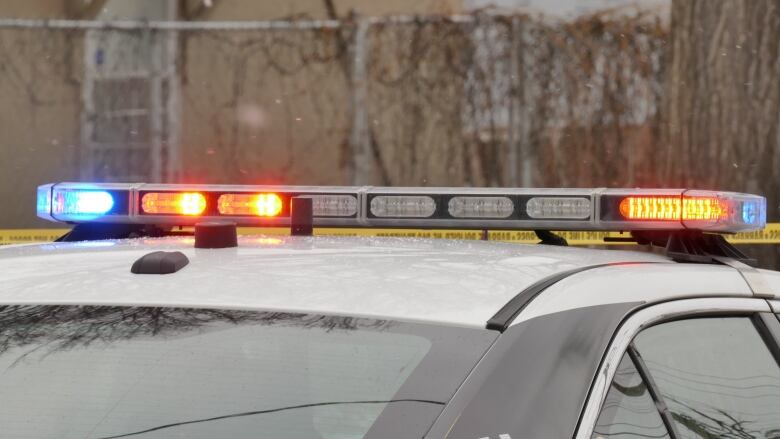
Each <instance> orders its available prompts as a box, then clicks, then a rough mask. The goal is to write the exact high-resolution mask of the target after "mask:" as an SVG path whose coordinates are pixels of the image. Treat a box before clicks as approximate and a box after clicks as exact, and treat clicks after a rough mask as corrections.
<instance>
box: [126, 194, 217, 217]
mask: <svg viewBox="0 0 780 439" xmlns="http://www.w3.org/2000/svg"><path fill="white" fill-rule="evenodd" d="M141 210H143V211H144V213H151V214H157V215H161V214H162V215H165V214H168V215H200V214H202V213H203V211H204V210H206V197H204V196H203V194H201V193H198V192H181V193H175V192H149V193H146V194H144V196H143V197H142V198H141Z"/></svg>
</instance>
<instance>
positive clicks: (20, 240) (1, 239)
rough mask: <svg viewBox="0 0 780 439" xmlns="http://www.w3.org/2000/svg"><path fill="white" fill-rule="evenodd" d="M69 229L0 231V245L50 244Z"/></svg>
mask: <svg viewBox="0 0 780 439" xmlns="http://www.w3.org/2000/svg"><path fill="white" fill-rule="evenodd" d="M68 230H70V229H5V230H3V229H0V245H3V244H27V243H31V242H50V241H54V240H55V239H57V238H59V237H60V236H62V235H64V234H66V233H68Z"/></svg>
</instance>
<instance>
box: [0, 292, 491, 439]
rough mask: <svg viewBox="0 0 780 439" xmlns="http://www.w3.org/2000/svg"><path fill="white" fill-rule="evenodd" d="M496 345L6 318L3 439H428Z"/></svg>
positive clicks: (49, 310)
mask: <svg viewBox="0 0 780 439" xmlns="http://www.w3.org/2000/svg"><path fill="white" fill-rule="evenodd" d="M494 338H495V334H494V333H492V332H491V331H485V330H477V329H465V328H452V327H436V326H428V325H418V324H407V323H399V322H392V321H381V320H369V319H355V318H349V317H335V316H330V317H329V316H317V315H301V314H285V313H267V312H250V311H227V310H208V309H175V308H120V307H95V306H91V307H76V306H19V307H0V398H1V400H0V437H2V438H25V439H34V438H109V437H111V438H118V437H139V438H143V439H167V438H188V439H213V438H231V439H233V438H236V439H239V438H274V439H310V438H312V439H361V438H364V437H365V438H373V437H379V436H381V434H378V433H376V432H375V430H381V431H387V430H388V429H389V430H391V431H392V435H391V436H388V435H387V434H385V435H384V436H382V437H398V438H406V437H408V438H411V437H418V438H419V437H422V436H423V435H424V434H425V431H427V429H428V427H430V425H431V423H432V422H433V420H434V419H436V416H438V415H439V413H440V412H441V410H442V408H443V406H444V404H445V403H446V402H447V400H448V399H449V398H450V397H451V396H452V394H453V393H454V392H455V389H456V388H457V387H458V385H459V384H460V383H461V381H462V380H463V379H464V378H465V376H466V375H467V374H468V372H469V371H470V370H471V369H472V367H473V366H474V364H475V363H476V362H477V360H478V359H479V358H480V356H481V355H482V354H483V353H484V351H485V350H486V349H487V347H488V346H489V344H490V343H491V341H492V340H493V339H494Z"/></svg>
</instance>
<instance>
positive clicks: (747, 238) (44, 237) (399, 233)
mask: <svg viewBox="0 0 780 439" xmlns="http://www.w3.org/2000/svg"><path fill="white" fill-rule="evenodd" d="M184 230H192V228H185V229H184ZM67 232H68V229H5V230H2V229H0V245H3V244H24V243H32V242H51V241H54V240H55V239H57V238H58V237H60V236H62V235H64V234H65V233H67ZM238 233H239V234H240V235H272V236H283V235H289V234H290V229H289V228H286V227H239V228H238ZM554 233H556V234H558V235H560V236H561V237H563V238H565V239H566V240H567V241H568V242H569V244H570V245H615V244H617V245H620V244H632V243H631V242H604V238H605V237H610V238H628V237H630V235H629V234H628V233H621V232H573V231H565V232H554ZM314 234H315V235H318V236H386V237H403V238H440V239H467V240H480V239H483V238H484V233H483V232H482V231H480V230H458V229H454V230H451V229H432V230H427V229H374V228H371V229H363V228H326V227H320V228H315V229H314ZM725 236H726V240H727V241H729V242H731V243H732V244H780V223H771V224H767V225H766V228H765V229H764V230H761V231H757V232H746V233H737V234H734V235H725ZM487 239H488V240H489V241H502V242H517V243H524V244H535V243H537V242H539V238H537V237H536V234H535V233H534V232H533V231H525V230H523V231H519V230H517V231H515V230H489V231H488V232H487Z"/></svg>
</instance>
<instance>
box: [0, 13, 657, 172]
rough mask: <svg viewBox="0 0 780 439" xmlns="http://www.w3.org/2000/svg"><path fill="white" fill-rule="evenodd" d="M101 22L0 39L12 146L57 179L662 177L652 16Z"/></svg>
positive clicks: (16, 31) (5, 32) (25, 30)
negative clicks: (33, 154) (654, 156)
mask: <svg viewBox="0 0 780 439" xmlns="http://www.w3.org/2000/svg"><path fill="white" fill-rule="evenodd" d="M361 26H363V31H362V32H359V31H358V30H360V29H361ZM93 27H94V28H92V27H88V26H76V25H72V24H71V25H68V24H67V23H60V24H59V25H58V26H56V27H54V26H52V25H51V23H41V24H40V26H33V25H32V24H30V23H26V26H25V27H21V26H19V25H18V23H17V25H16V26H11V25H7V26H5V27H4V28H0V56H2V57H3V59H5V60H7V61H6V62H4V63H3V67H2V68H0V84H2V85H0V87H3V88H4V89H5V90H4V91H3V95H4V96H8V97H10V99H6V100H4V102H3V104H2V105H3V106H4V107H6V108H5V111H4V112H5V113H6V115H7V116H6V117H4V118H3V120H4V121H5V123H4V126H3V131H4V132H5V133H9V132H10V134H11V135H10V136H8V135H6V136H4V137H5V138H4V139H3V141H5V142H12V143H13V144H14V145H16V147H17V148H18V147H19V146H22V147H24V146H26V147H27V148H28V150H30V149H35V150H36V151H37V152H38V153H39V154H41V155H44V156H46V157H47V158H46V159H44V162H46V161H47V160H50V161H51V162H53V163H56V164H57V165H58V166H59V165H62V164H67V166H65V169H60V171H59V172H55V174H60V175H62V174H66V175H69V176H72V177H78V178H89V179H97V180H117V179H125V180H126V179H128V178H129V179H132V180H137V179H147V180H152V181H160V180H162V181H215V182H286V183H304V182H305V183H319V184H324V183H335V184H344V183H361V184H363V183H374V184H393V185H512V186H515V185H554V186H592V185H608V186H625V185H629V186H630V185H637V184H642V183H647V182H654V181H655V178H656V177H657V176H656V174H655V173H654V169H653V168H652V167H651V163H649V162H648V161H647V160H644V159H642V157H647V156H648V155H650V151H651V150H652V148H653V146H654V145H655V144H656V143H657V142H656V136H657V134H658V112H657V108H659V100H660V90H661V86H662V83H663V78H662V69H663V41H664V39H665V36H666V32H665V30H664V29H663V28H662V27H661V25H660V24H658V23H655V22H652V21H651V20H648V19H646V18H644V17H637V18H635V19H631V20H627V19H619V20H611V19H607V18H604V17H599V16H595V17H590V18H588V19H583V20H580V21H577V22H574V23H548V22H545V21H542V20H539V19H534V18H530V17H527V16H497V15H480V14H475V15H471V16H458V17H452V18H445V17H433V18H411V17H407V18H388V19H370V20H369V19H364V20H353V21H345V22H335V23H334V22H290V23H287V25H286V26H282V25H281V24H276V25H271V24H268V25H262V23H257V25H256V26H255V27H251V26H247V24H246V23H244V24H243V25H241V26H239V25H238V24H236V25H235V26H231V25H230V24H229V23H224V24H223V25H221V26H218V25H215V24H214V23H212V24H210V25H208V26H206V25H204V26H202V28H200V27H198V26H197V24H195V23H188V24H187V25H185V26H178V27H177V26H175V24H174V23H169V24H167V25H166V23H157V24H156V25H155V23H148V24H146V25H142V24H137V25H135V26H122V25H121V23H117V24H114V25H112V24H111V23H108V24H103V25H102V26H93ZM11 116H12V117H11ZM41 125H45V126H41ZM44 140H45V141H44ZM39 168H40V171H39V172H40V174H39V175H40V177H41V178H43V179H44V180H49V179H51V176H52V175H51V174H52V173H51V169H47V168H46V167H45V166H44V167H39Z"/></svg>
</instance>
